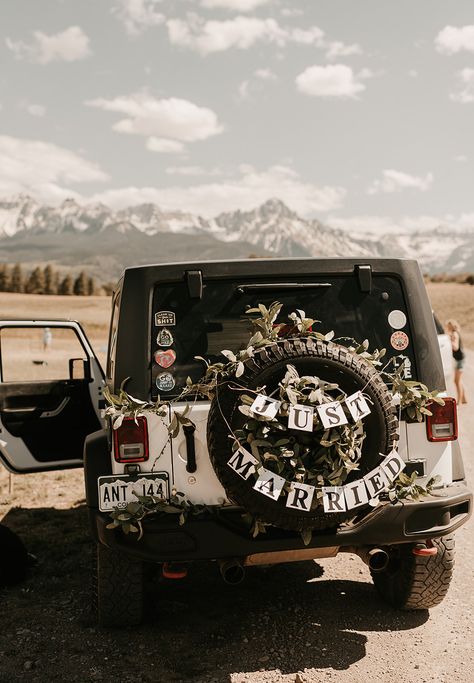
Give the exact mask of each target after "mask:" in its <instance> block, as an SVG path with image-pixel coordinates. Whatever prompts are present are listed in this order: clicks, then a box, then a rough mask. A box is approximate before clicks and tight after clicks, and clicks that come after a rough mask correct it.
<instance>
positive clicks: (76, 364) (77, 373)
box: [69, 358, 91, 380]
mask: <svg viewBox="0 0 474 683" xmlns="http://www.w3.org/2000/svg"><path fill="white" fill-rule="evenodd" d="M90 378H91V366H90V362H89V359H88V358H70V359H69V379H87V380H89V379H90Z"/></svg>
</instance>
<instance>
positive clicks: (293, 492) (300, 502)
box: [286, 481, 316, 512]
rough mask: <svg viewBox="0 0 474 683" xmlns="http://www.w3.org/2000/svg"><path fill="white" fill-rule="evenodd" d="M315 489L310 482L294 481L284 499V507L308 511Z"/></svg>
mask: <svg viewBox="0 0 474 683" xmlns="http://www.w3.org/2000/svg"><path fill="white" fill-rule="evenodd" d="M315 490H316V489H315V487H314V486H311V485H310V484H300V482H296V481H294V482H293V483H292V484H291V488H290V492H289V493H288V498H287V499H286V507H287V508H292V509H293V510H303V512H310V510H311V503H312V502H313V496H314V492H315Z"/></svg>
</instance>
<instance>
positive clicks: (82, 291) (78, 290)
mask: <svg viewBox="0 0 474 683" xmlns="http://www.w3.org/2000/svg"><path fill="white" fill-rule="evenodd" d="M73 291H74V294H75V295H76V296H87V292H88V282H87V275H86V274H85V272H84V271H83V270H81V272H80V273H79V275H78V276H77V278H76V279H75V280H74V290H73Z"/></svg>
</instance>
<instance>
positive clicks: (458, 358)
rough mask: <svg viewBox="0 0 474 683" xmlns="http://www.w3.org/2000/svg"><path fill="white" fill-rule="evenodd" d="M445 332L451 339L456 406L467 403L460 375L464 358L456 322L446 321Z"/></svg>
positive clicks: (459, 327) (459, 331)
mask: <svg viewBox="0 0 474 683" xmlns="http://www.w3.org/2000/svg"><path fill="white" fill-rule="evenodd" d="M446 330H447V333H448V335H449V337H450V339H451V348H452V350H453V358H454V383H455V385H456V391H457V394H458V404H461V403H467V396H466V390H465V389H464V385H463V382H462V373H463V369H464V363H465V360H466V356H465V353H464V349H463V346H462V339H461V326H460V324H459V323H458V321H457V320H448V322H447V323H446Z"/></svg>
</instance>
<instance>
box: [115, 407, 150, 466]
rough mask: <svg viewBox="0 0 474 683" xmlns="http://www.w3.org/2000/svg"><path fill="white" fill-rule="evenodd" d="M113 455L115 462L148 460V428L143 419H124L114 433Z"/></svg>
mask: <svg viewBox="0 0 474 683" xmlns="http://www.w3.org/2000/svg"><path fill="white" fill-rule="evenodd" d="M114 455H115V460H116V461H117V462H143V461H144V460H148V426H147V421H146V418H145V417H137V419H136V420H134V418H133V417H126V418H125V419H124V421H123V422H122V424H121V425H120V427H119V428H118V429H116V430H115V431H114Z"/></svg>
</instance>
